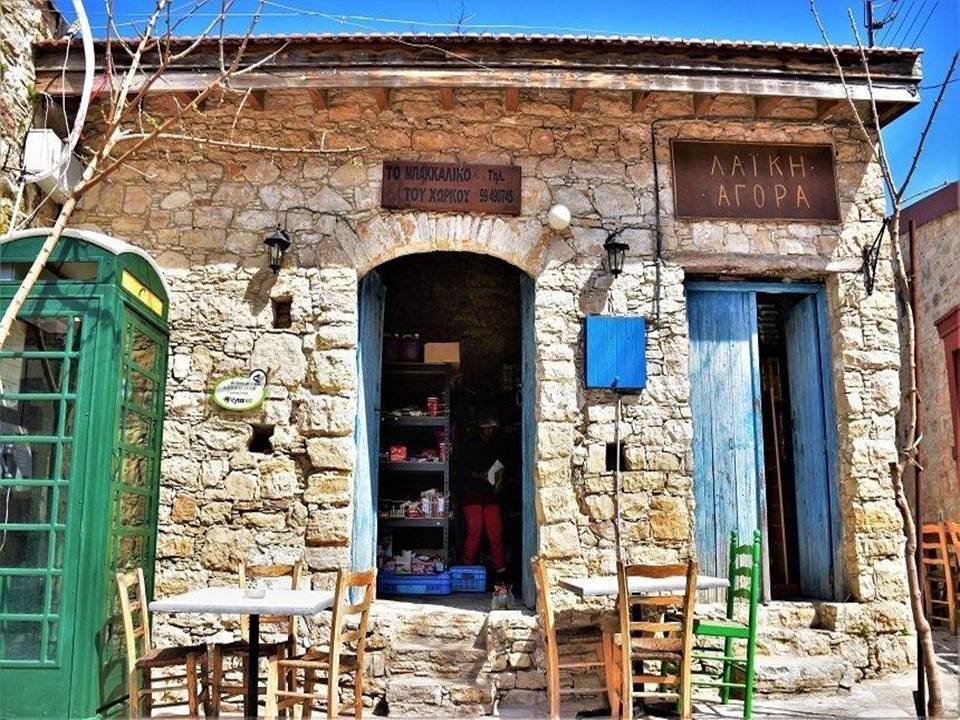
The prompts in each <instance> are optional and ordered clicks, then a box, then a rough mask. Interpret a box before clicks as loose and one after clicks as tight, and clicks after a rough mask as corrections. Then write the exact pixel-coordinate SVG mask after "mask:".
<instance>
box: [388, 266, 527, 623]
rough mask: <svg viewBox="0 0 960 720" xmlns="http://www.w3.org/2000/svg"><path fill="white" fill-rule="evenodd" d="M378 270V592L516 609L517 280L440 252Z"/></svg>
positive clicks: (519, 534) (519, 542)
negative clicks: (381, 302) (382, 292)
mask: <svg viewBox="0 0 960 720" xmlns="http://www.w3.org/2000/svg"><path fill="white" fill-rule="evenodd" d="M377 272H378V273H379V275H380V277H381V278H382V282H383V285H384V287H385V306H384V323H383V326H384V328H383V329H384V335H383V352H382V354H383V366H382V377H381V391H380V402H379V407H380V417H381V426H380V443H379V447H380V455H379V464H378V467H379V473H378V481H377V487H378V490H377V497H376V498H375V502H376V509H377V544H378V548H377V561H378V565H379V567H380V575H379V583H380V591H379V594H380V595H382V596H384V595H388V596H393V597H396V598H397V599H403V597H404V596H405V595H407V594H410V595H416V601H417V602H423V601H424V599H427V600H434V601H436V602H438V603H443V604H453V605H455V606H457V607H466V608H472V609H477V610H489V609H490V608H491V605H492V604H494V605H496V606H497V607H505V606H511V607H512V606H515V605H517V604H519V603H520V602H521V599H522V587H521V585H522V578H523V571H522V567H523V564H524V563H529V559H528V558H524V557H523V552H522V548H523V528H524V519H523V518H524V515H523V509H522V482H521V481H522V477H523V474H522V447H521V438H522V428H521V425H522V418H521V374H522V373H521V278H522V277H523V273H522V272H521V271H520V270H518V269H516V268H514V267H513V266H511V265H509V264H507V263H505V262H503V261H501V260H498V259H495V258H491V257H487V256H482V255H475V254H471V253H439V252H438V253H426V254H420V255H412V256H407V257H403V258H399V259H397V260H393V261H391V262H389V263H387V264H385V265H382V266H381V267H379V268H378V269H377ZM448 582H449V590H448V589H447V587H448V585H447V583H448ZM495 585H496V586H499V588H500V589H499V591H498V592H493V591H494V590H495ZM504 586H506V587H507V588H508V590H504V589H503V588H504ZM433 593H436V595H432V594H433ZM491 593H493V597H491Z"/></svg>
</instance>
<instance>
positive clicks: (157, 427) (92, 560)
mask: <svg viewBox="0 0 960 720" xmlns="http://www.w3.org/2000/svg"><path fill="white" fill-rule="evenodd" d="M45 237H46V232H45V231H42V230H40V231H36V230H35V231H29V232H21V233H18V234H15V235H13V236H12V237H10V238H9V239H7V240H5V241H2V242H0V310H2V309H5V308H6V307H7V305H8V304H9V302H10V300H11V298H12V297H13V295H14V293H15V292H16V290H17V288H18V287H19V285H20V280H21V279H22V278H23V277H24V275H25V274H26V272H27V269H28V268H29V267H30V264H31V262H32V259H33V258H34V257H36V255H37V252H38V250H39V248H40V245H41V244H42V243H43V241H44V239H45ZM167 308H168V296H167V292H166V291H165V289H164V285H163V282H162V280H161V277H160V275H159V274H158V272H157V269H156V267H155V265H154V264H153V263H152V261H151V260H150V258H149V257H148V256H147V255H145V254H144V253H142V252H141V251H139V250H138V249H136V248H134V247H132V246H130V245H127V244H125V243H122V242H120V241H117V240H114V239H113V238H109V237H106V236H103V235H99V234H96V233H88V232H82V231H72V232H68V233H67V234H65V236H64V237H62V238H61V239H60V242H59V243H58V245H57V247H56V249H55V250H54V252H53V254H52V256H51V258H50V260H49V262H48V263H47V265H46V268H45V270H44V272H43V274H42V275H41V279H40V280H39V281H38V282H37V284H36V285H35V286H34V288H33V290H32V292H31V293H30V296H29V298H28V300H27V302H26V303H25V304H24V306H23V309H22V310H21V312H20V314H19V315H18V318H17V321H16V323H15V324H14V327H13V330H12V332H11V333H10V336H9V337H8V339H7V341H6V343H5V344H4V346H3V348H2V350H0V382H2V392H0V717H2V718H17V717H56V718H90V717H97V716H98V715H105V714H110V713H111V711H120V712H122V711H123V707H124V706H123V705H122V702H123V700H124V696H125V693H126V690H125V668H124V662H125V661H124V645H123V642H124V638H123V627H122V623H120V621H119V617H118V614H117V613H118V611H117V606H118V602H117V591H116V584H115V580H114V574H115V573H116V572H117V571H118V570H125V569H128V568H134V567H137V566H140V567H143V569H144V572H145V573H146V576H147V582H148V583H149V584H151V585H152V580H153V563H154V554H155V546H156V527H157V500H158V490H159V474H160V451H161V439H162V438H161V433H162V424H163V404H164V383H165V378H166V368H167V346H168V333H167Z"/></svg>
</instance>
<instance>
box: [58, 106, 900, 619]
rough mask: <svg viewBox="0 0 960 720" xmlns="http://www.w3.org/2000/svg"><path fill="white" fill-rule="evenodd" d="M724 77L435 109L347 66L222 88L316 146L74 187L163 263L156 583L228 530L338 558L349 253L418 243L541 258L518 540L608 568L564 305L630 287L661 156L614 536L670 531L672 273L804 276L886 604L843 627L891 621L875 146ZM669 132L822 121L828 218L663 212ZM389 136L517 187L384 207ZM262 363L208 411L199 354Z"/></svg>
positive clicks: (607, 514)
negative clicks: (362, 88)
mask: <svg viewBox="0 0 960 720" xmlns="http://www.w3.org/2000/svg"><path fill="white" fill-rule="evenodd" d="M155 102H157V103H158V104H159V102H162V101H155ZM745 103H746V100H742V101H741V100H736V99H732V100H723V99H721V100H719V101H718V102H717V103H716V105H715V106H714V110H713V112H714V113H715V116H714V117H711V118H691V115H692V112H691V108H690V101H689V99H688V98H683V97H681V96H671V95H666V94H664V95H655V96H654V97H653V99H652V101H651V102H650V104H649V105H648V107H647V108H646V109H645V110H644V111H643V112H640V113H633V112H632V111H631V107H630V99H629V97H628V96H626V95H619V94H615V93H588V94H587V96H586V100H585V103H584V106H583V110H582V111H581V112H577V113H574V112H571V111H570V110H569V109H568V96H567V95H566V94H564V93H558V92H552V91H548V90H543V91H539V90H538V91H535V92H523V93H521V102H520V110H519V111H517V112H513V113H510V112H506V111H505V110H504V109H503V106H502V96H501V94H499V93H496V92H493V91H484V90H462V91H460V90H458V92H457V105H456V107H455V109H453V110H450V111H443V110H441V109H440V106H439V103H438V101H437V98H436V97H435V93H434V92H431V91H425V90H408V89H400V90H397V91H395V92H394V93H393V94H392V104H391V106H390V109H388V110H386V111H380V110H379V109H378V108H377V105H376V104H375V102H374V101H373V99H372V97H371V96H370V95H368V94H365V93H363V92H359V91H336V92H333V93H331V95H330V106H329V108H328V109H327V110H322V111H316V110H314V109H313V107H312V106H311V105H310V104H309V103H308V102H306V101H305V98H304V97H302V96H299V95H297V94H294V93H292V92H291V93H285V92H280V91H278V92H271V93H270V94H269V96H268V101H267V106H266V109H265V110H264V111H256V110H252V109H250V110H248V109H245V110H244V111H243V112H242V113H241V115H240V117H239V121H238V122H237V124H236V130H235V132H234V135H233V137H234V139H236V140H238V141H253V142H257V141H262V140H263V138H270V139H271V141H273V142H278V143H286V144H290V145H297V146H304V145H307V146H311V145H312V146H314V147H316V146H318V144H319V142H320V138H321V137H325V142H326V145H325V147H326V148H327V149H328V150H336V149H337V148H345V147H350V148H356V149H355V150H351V151H349V152H342V153H326V154H299V155H297V154H275V155H271V154H269V153H256V152H250V151H244V150H234V149H229V150H228V149H223V148H217V147H212V146H208V145H202V144H197V143H180V144H175V143H172V144H167V145H164V146H162V147H155V148H153V149H152V150H150V151H148V152H146V153H144V154H142V155H141V156H140V157H139V158H137V159H136V161H135V162H133V163H132V167H131V168H129V169H127V170H124V171H121V172H119V173H117V174H116V175H115V176H114V177H112V178H111V179H110V180H109V181H108V182H106V183H104V184H103V185H101V186H99V187H98V188H96V189H95V190H94V191H93V192H92V193H91V194H90V195H89V196H88V197H87V198H86V199H85V200H84V205H83V207H82V209H81V210H80V212H79V213H78V216H77V224H79V225H80V226H81V227H90V228H96V229H98V230H101V231H104V232H107V233H111V234H114V235H117V236H119V237H122V238H125V239H128V240H131V241H133V242H134V243H136V244H139V245H142V246H143V247H145V248H146V249H147V250H149V251H150V252H151V253H152V254H153V255H154V256H155V257H156V258H157V260H158V261H159V263H160V264H161V265H162V266H163V267H164V268H165V269H166V270H167V273H168V276H169V279H170V280H171V283H172V284H173V287H174V303H173V312H172V315H171V332H172V347H173V362H172V363H171V377H170V382H169V386H168V394H169V402H168V421H167V423H166V442H165V445H166V451H165V460H164V466H163V480H162V483H163V497H162V507H163V511H162V517H161V521H162V524H161V533H162V534H161V554H160V559H159V568H158V569H159V576H158V577H159V579H160V583H159V585H158V592H160V593H168V592H172V591H174V590H178V589H182V588H184V587H186V586H190V585H200V584H206V583H210V582H214V581H216V580H220V581H224V580H227V579H228V577H229V574H230V571H231V570H232V568H233V566H234V565H235V561H236V560H237V559H239V556H240V555H245V556H246V557H247V558H248V559H250V560H251V561H259V560H261V559H270V560H279V559H281V556H284V557H286V556H291V557H292V556H294V555H298V554H299V553H301V552H303V553H305V554H306V557H307V561H308V564H309V566H310V569H311V571H312V572H313V573H314V574H315V575H316V576H318V577H317V579H318V580H321V579H322V577H323V576H324V575H325V574H327V573H328V572H329V571H330V570H331V569H332V568H333V567H334V566H335V564H337V563H343V562H346V558H347V545H348V542H349V533H350V521H349V519H350V511H349V503H350V481H351V475H350V473H351V470H352V467H353V448H352V444H351V442H352V441H351V438H350V433H351V432H352V418H353V412H354V404H355V388H354V386H355V374H354V368H353V347H354V342H355V337H354V336H355V322H356V320H355V314H356V298H355V289H356V281H357V277H358V276H362V275H363V274H364V273H365V272H367V271H368V270H370V269H371V268H374V267H376V266H377V265H379V264H381V263H383V262H385V261H387V260H390V259H392V258H395V257H398V256H401V255H406V254H411V253H417V252H427V251H433V250H466V251H470V252H478V253H484V254H489V255H493V256H496V257H499V258H502V259H504V260H506V261H508V262H510V263H512V264H514V265H516V266H517V267H519V268H521V269H523V270H524V271H526V272H527V273H528V274H530V275H531V276H533V277H534V278H536V313H535V316H536V317H535V322H536V339H537V399H536V403H537V406H536V409H537V418H538V424H537V446H536V447H537V465H536V473H535V476H536V477H535V482H536V487H537V502H536V508H537V517H538V522H539V548H540V553H541V554H542V555H544V556H546V557H547V558H549V559H550V560H551V561H553V563H552V568H553V569H552V571H551V572H553V573H554V574H561V573H562V574H581V573H584V572H591V573H595V572H612V571H613V569H614V562H615V556H614V546H613V523H612V515H613V500H612V494H613V479H612V476H611V474H610V473H607V472H606V471H605V460H604V458H605V452H606V444H607V443H608V442H611V441H612V440H613V420H614V404H613V398H612V397H611V396H608V395H606V394H603V393H598V392H594V391H586V390H585V389H584V388H583V387H582V385H581V384H580V382H579V381H578V379H579V378H581V377H582V376H583V375H582V373H583V357H582V352H583V342H582V327H583V317H584V315H585V314H587V313H590V312H608V313H641V314H644V315H647V316H651V315H652V313H653V308H654V299H655V278H656V276H657V264H656V262H655V260H654V259H653V247H654V238H655V228H656V213H655V202H654V192H655V190H654V186H653V159H654V157H656V159H657V162H658V164H659V168H660V183H661V186H660V188H659V194H660V197H659V200H660V204H661V213H662V214H661V216H662V219H663V227H662V233H663V243H664V248H665V260H664V262H663V263H662V265H661V267H660V275H661V280H662V288H661V290H660V319H659V323H652V324H651V328H650V334H649V342H648V347H647V360H648V373H649V381H648V387H647V389H646V390H645V391H644V392H643V393H642V394H640V395H637V396H629V397H627V398H626V399H625V418H624V419H625V424H626V426H627V429H626V432H625V434H624V438H623V441H624V444H625V448H626V459H627V467H626V472H625V474H624V488H625V496H624V504H623V516H624V537H625V541H626V547H627V554H628V557H629V559H631V560H643V561H647V562H665V561H671V560H677V559H682V558H685V557H687V556H689V555H690V553H691V552H692V543H693V491H692V474H693V472H692V449H691V443H692V434H693V430H692V419H691V412H690V406H689V380H688V374H687V373H688V371H687V363H688V339H687V323H686V313H685V302H684V290H683V281H684V279H685V278H686V277H688V276H690V275H697V274H703V273H713V274H717V273H726V274H731V275H737V276H744V275H746V276H757V275H771V276H789V277H798V278H808V279H815V280H822V281H824V282H825V284H826V288H827V294H828V301H829V334H830V342H831V348H832V352H833V390H834V395H835V402H836V408H837V427H838V440H839V483H840V498H841V504H842V508H841V512H842V517H843V550H844V557H845V562H846V567H845V571H846V574H847V586H848V590H849V593H850V598H851V599H852V600H854V601H861V602H869V603H871V605H870V606H869V607H870V608H873V609H876V613H879V614H880V615H881V616H882V617H884V618H894V619H895V621H894V622H890V623H887V624H886V625H884V624H883V623H879V622H876V623H873V622H867V623H865V624H863V625H862V626H860V631H859V632H861V633H869V632H883V633H887V634H888V636H890V637H899V636H898V635H897V633H899V632H903V631H905V630H906V629H907V628H906V624H905V621H904V618H905V617H906V616H905V615H903V614H902V613H899V612H897V609H902V607H903V605H902V603H903V601H904V599H905V584H904V581H903V562H902V558H901V533H900V525H899V519H898V515H897V512H896V508H895V506H894V503H893V497H892V492H891V490H890V485H889V481H888V479H887V463H888V462H889V461H890V460H891V459H892V458H893V457H894V452H895V444H894V427H893V425H894V423H893V410H894V407H895V406H896V404H897V399H898V395H899V384H898V376H897V368H898V353H897V333H896V309H895V306H894V301H893V294H892V283H891V278H890V274H889V268H888V267H887V266H886V264H885V263H881V264H880V267H879V275H878V279H877V289H876V291H875V292H874V294H873V295H872V296H870V297H867V296H866V293H865V292H864V289H863V281H862V276H860V275H859V274H857V273H856V272H853V271H854V270H855V269H856V268H858V267H859V264H860V256H861V255H860V253H861V251H860V248H861V247H862V246H863V245H864V244H866V243H868V242H870V241H871V240H872V238H873V236H874V235H875V233H876V230H877V223H878V221H879V219H880V218H881V216H882V214H883V210H884V207H883V196H882V188H881V183H880V177H879V172H878V168H877V165H876V162H875V158H874V157H873V155H872V153H871V148H870V146H869V144H867V143H865V142H863V141H861V140H860V138H859V137H858V135H857V131H856V130H855V129H854V128H853V127H852V126H851V125H849V124H847V123H845V122H843V120H842V117H841V120H839V121H831V122H829V123H817V122H816V121H815V120H814V118H815V113H816V108H815V103H814V102H813V101H809V102H804V101H791V102H785V103H784V104H783V105H781V106H780V107H779V108H778V109H777V111H776V113H777V117H775V118H773V119H771V120H766V121H754V120H745V119H743V118H744V116H745V115H746V114H747V107H746V105H745ZM236 104H237V99H236V97H234V96H227V97H226V98H224V99H223V101H222V102H221V103H219V104H218V103H216V102H214V103H211V106H210V108H209V109H207V110H206V111H204V112H203V113H202V114H199V113H198V114H196V115H194V116H193V117H191V119H190V120H189V121H188V123H187V126H186V127H185V128H184V132H187V133H190V134H193V135H198V136H207V137H213V138H219V137H225V136H226V135H227V133H228V132H229V130H228V129H227V128H229V127H230V126H231V123H232V122H233V118H234V112H235V109H236ZM148 109H149V108H148ZM157 109H158V110H159V105H158V107H157ZM655 119H656V120H657V122H656V124H655V125H654V127H655V133H656V138H657V140H656V143H657V144H656V148H654V146H653V142H652V138H651V123H652V122H653V121H654V120H655ZM672 137H684V138H705V139H713V138H719V137H723V138H724V139H728V140H767V141H776V142H830V143H833V144H834V145H835V147H836V151H837V178H838V185H839V199H840V210H841V214H842V217H843V222H842V223H841V224H837V225H830V224H825V225H818V224H809V223H771V222H753V221H751V222H716V221H709V222H706V221H705V222H680V221H676V220H674V219H673V218H672V187H671V177H670V163H669V156H668V152H669V150H668V140H669V139H670V138H672ZM396 158H400V159H408V158H423V159H433V160H448V161H449V160H456V161H463V162H513V163H515V164H517V165H519V166H520V167H521V168H522V172H523V202H522V213H521V215H520V216H519V217H516V218H508V217H489V216H477V217H473V216H458V215H440V214H434V213H424V212H390V213H385V212H382V211H381V210H380V209H379V184H380V174H381V162H382V161H383V160H384V159H396ZM554 202H562V203H565V204H567V205H568V206H569V207H570V209H571V210H572V212H573V214H574V222H573V224H572V226H571V229H570V230H569V231H568V232H565V233H561V234H556V233H553V232H552V231H549V230H548V229H547V226H546V223H545V217H546V211H547V209H548V208H549V206H550V205H551V204H552V203H554ZM298 204H305V205H307V206H308V207H310V208H311V210H312V212H310V213H296V214H291V216H290V219H291V225H292V227H293V228H294V229H295V231H296V233H295V247H294V250H293V252H292V258H291V262H290V267H289V268H287V269H284V270H282V271H281V273H280V276H279V280H278V281H277V282H276V285H273V280H272V278H271V277H270V275H269V274H268V271H266V270H265V269H264V266H265V257H264V251H263V245H262V238H263V237H264V235H265V234H266V232H267V231H268V230H269V229H270V228H271V227H272V226H273V225H274V224H275V223H276V222H277V220H278V213H279V211H282V210H283V209H285V208H287V207H290V206H292V205H298ZM613 227H624V228H625V229H624V232H623V237H624V239H626V240H627V241H628V242H629V243H630V254H629V257H628V262H627V266H626V270H625V272H624V273H623V275H621V276H620V277H619V278H617V279H616V280H612V279H611V278H610V277H609V276H608V275H607V274H606V273H605V272H604V270H603V268H602V265H601V260H602V257H603V251H602V247H601V246H602V243H603V240H604V238H605V237H606V235H607V232H608V229H609V228H613ZM278 294H287V295H289V296H290V297H291V298H292V299H293V302H294V325H293V327H292V328H290V329H289V330H282V331H280V330H272V329H271V328H270V311H269V298H270V297H271V296H276V295H278ZM264 364H267V365H268V366H269V367H270V368H271V369H273V370H274V371H275V372H274V375H273V376H272V379H271V388H270V401H269V402H268V403H267V405H266V406H265V408H264V409H263V411H262V412H260V413H257V414H256V415H254V416H251V417H249V418H245V417H240V418H227V417H225V416H224V415H223V414H221V413H220V412H219V411H217V410H216V409H214V408H213V407H212V406H211V405H210V403H208V402H207V401H206V400H205V398H204V395H203V392H204V390H205V389H206V388H208V387H209V384H210V382H211V381H212V380H213V379H214V378H216V377H217V376H220V375H223V374H225V373H227V372H231V371H244V370H248V369H249V368H251V367H255V366H258V365H264ZM262 423H273V424H275V429H274V435H273V452H272V453H270V454H264V455H257V454H252V453H250V452H248V451H247V450H246V443H247V439H248V437H249V435H250V433H251V432H252V430H251V429H250V428H251V425H253V424H262ZM557 600H558V606H559V607H560V608H561V609H562V608H564V607H567V606H569V605H570V604H571V603H572V602H573V601H574V599H573V597H572V596H571V595H569V594H567V593H558V598H557ZM871 612H873V610H871ZM871 617H872V616H871ZM161 627H163V626H161ZM167 627H169V625H168V626H167ZM877 628H879V629H877ZM198 632H200V631H199V630H198ZM208 634H209V633H208Z"/></svg>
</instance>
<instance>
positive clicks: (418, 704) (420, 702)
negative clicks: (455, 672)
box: [386, 677, 494, 718]
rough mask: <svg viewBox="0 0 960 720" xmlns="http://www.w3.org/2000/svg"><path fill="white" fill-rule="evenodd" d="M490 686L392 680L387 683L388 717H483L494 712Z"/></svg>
mask: <svg viewBox="0 0 960 720" xmlns="http://www.w3.org/2000/svg"><path fill="white" fill-rule="evenodd" d="M493 694H494V690H493V685H492V684H490V683H482V682H478V683H464V682H451V681H449V680H437V679H436V678H420V677H391V678H389V679H388V680H387V682H386V702H387V711H388V715H389V717H400V718H403V717H407V718H415V717H416V718H424V717H429V718H439V717H482V716H484V715H489V714H490V713H491V712H493Z"/></svg>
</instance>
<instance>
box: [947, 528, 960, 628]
mask: <svg viewBox="0 0 960 720" xmlns="http://www.w3.org/2000/svg"><path fill="white" fill-rule="evenodd" d="M943 528H944V530H945V531H946V535H947V557H948V558H949V559H950V575H951V578H952V580H953V606H954V618H955V624H956V625H957V626H958V627H960V523H957V522H951V521H947V522H945V523H943ZM956 632H957V631H956V630H954V633H956Z"/></svg>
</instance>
